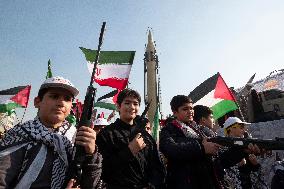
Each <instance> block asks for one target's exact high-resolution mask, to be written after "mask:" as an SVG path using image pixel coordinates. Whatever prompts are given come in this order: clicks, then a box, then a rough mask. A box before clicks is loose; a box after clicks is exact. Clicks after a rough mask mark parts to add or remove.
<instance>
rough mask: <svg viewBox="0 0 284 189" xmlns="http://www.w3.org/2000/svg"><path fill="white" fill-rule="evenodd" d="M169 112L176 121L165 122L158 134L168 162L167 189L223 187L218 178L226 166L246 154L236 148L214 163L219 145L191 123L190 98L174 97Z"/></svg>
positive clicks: (192, 113)
mask: <svg viewBox="0 0 284 189" xmlns="http://www.w3.org/2000/svg"><path fill="white" fill-rule="evenodd" d="M171 109H172V111H173V114H174V116H175V118H176V119H174V120H172V121H170V122H168V123H167V124H166V126H165V127H164V128H163V129H162V131H161V135H160V150H161V152H162V153H164V155H165V156H166V158H167V160H168V165H167V181H166V183H167V188H179V189H183V188H184V189H188V188H190V189H216V188H222V187H221V184H222V183H221V182H220V180H221V179H220V178H218V176H219V175H220V174H221V173H222V170H223V169H224V168H225V167H229V166H231V165H234V164H236V163H237V162H239V161H240V160H241V159H242V158H243V157H244V156H245V152H244V151H243V150H241V149H235V150H234V151H231V152H227V153H224V154H221V155H220V156H219V157H216V159H215V160H214V162H213V158H212V157H213V155H216V154H217V152H218V150H219V147H220V145H218V144H215V143H212V142H208V141H207V140H206V138H204V137H205V136H204V134H203V133H202V131H201V130H200V129H199V128H198V127H197V126H196V124H195V123H194V121H193V116H194V110H193V104H192V101H191V99H190V98H189V97H187V96H184V95H177V96H174V97H173V98H172V100H171ZM251 148H252V147H251ZM251 150H253V149H251ZM221 164H222V166H221ZM217 171H218V175H217ZM219 171H220V174H219Z"/></svg>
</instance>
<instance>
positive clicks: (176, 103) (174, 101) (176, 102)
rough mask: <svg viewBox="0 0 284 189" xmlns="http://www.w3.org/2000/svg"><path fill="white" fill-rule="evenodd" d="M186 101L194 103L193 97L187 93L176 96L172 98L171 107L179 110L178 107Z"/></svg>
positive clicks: (173, 109)
mask: <svg viewBox="0 0 284 189" xmlns="http://www.w3.org/2000/svg"><path fill="white" fill-rule="evenodd" d="M186 103H192V100H191V98H189V97H188V96H185V95H177V96H174V97H173V98H172V100H171V103H170V104H171V109H172V111H173V112H175V111H178V108H179V107H181V106H183V105H184V104H186Z"/></svg>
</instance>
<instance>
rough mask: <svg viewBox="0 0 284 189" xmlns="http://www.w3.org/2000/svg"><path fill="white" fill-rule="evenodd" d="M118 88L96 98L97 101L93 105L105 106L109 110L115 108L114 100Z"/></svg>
mask: <svg viewBox="0 0 284 189" xmlns="http://www.w3.org/2000/svg"><path fill="white" fill-rule="evenodd" d="M118 93H119V90H114V91H112V92H110V93H108V94H106V95H104V96H102V97H100V98H98V100H97V102H96V103H95V104H94V106H95V107H99V108H105V109H109V110H116V106H115V103H116V100H117V95H118Z"/></svg>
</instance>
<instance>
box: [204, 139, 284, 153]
mask: <svg viewBox="0 0 284 189" xmlns="http://www.w3.org/2000/svg"><path fill="white" fill-rule="evenodd" d="M207 141H209V142H214V143H217V144H220V145H222V146H227V147H232V146H238V147H244V148H246V147H247V146H248V145H249V144H250V143H251V144H256V145H257V146H258V147H259V148H260V149H266V150H284V138H277V137H276V138H275V140H273V139H257V138H237V137H221V136H217V137H213V138H209V139H208V140H207Z"/></svg>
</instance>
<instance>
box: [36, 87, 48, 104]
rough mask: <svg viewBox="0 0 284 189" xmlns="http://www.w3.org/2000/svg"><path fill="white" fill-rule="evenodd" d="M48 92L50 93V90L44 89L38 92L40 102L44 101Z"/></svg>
mask: <svg viewBox="0 0 284 189" xmlns="http://www.w3.org/2000/svg"><path fill="white" fill-rule="evenodd" d="M47 92H48V88H43V89H40V90H39V91H38V94H37V96H38V98H39V99H40V101H42V99H43V96H44V95H45V94H46V93H47Z"/></svg>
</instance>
